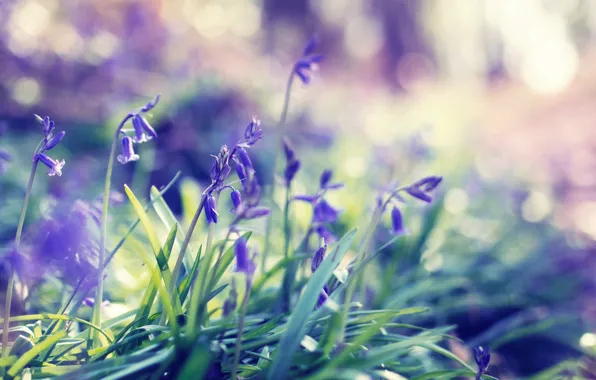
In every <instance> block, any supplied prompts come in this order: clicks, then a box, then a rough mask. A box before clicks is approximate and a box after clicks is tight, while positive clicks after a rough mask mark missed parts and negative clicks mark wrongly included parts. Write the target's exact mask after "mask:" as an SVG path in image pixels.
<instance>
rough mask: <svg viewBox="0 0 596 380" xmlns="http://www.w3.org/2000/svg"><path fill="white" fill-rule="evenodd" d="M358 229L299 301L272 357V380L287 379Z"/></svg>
mask: <svg viewBox="0 0 596 380" xmlns="http://www.w3.org/2000/svg"><path fill="white" fill-rule="evenodd" d="M356 231H357V229H353V230H351V231H349V232H348V233H346V234H345V235H344V236H343V237H342V238H341V239H340V240H339V241H338V242H337V244H336V245H335V247H334V249H333V250H330V254H329V255H327V257H326V258H325V260H323V262H322V263H321V265H320V266H319V268H318V269H317V271H316V272H315V273H314V274H313V275H312V277H311V278H310V279H309V280H308V282H307V283H306V288H305V289H304V293H303V294H302V296H301V297H300V300H299V301H298V304H297V305H296V307H295V309H294V312H293V313H292V315H291V316H290V319H289V321H288V323H287V330H286V332H285V333H284V335H283V336H282V338H281V340H280V342H279V345H278V347H277V349H276V350H275V353H274V355H273V362H272V363H271V368H270V370H269V373H268V375H267V378H268V379H269V380H276V379H282V378H285V377H287V376H286V375H287V372H288V370H289V368H290V366H291V364H292V358H293V357H294V353H295V352H296V350H297V349H298V347H299V346H300V342H301V341H302V337H303V336H304V335H305V334H306V323H307V321H308V317H309V316H310V315H311V313H312V311H313V309H314V307H315V305H316V303H317V299H318V298H319V294H320V293H321V290H322V289H323V286H324V285H325V283H326V282H327V281H328V280H329V278H330V277H331V275H332V274H333V271H334V270H335V269H336V268H337V266H338V265H339V263H340V262H341V260H342V259H343V257H344V256H345V254H346V252H347V251H348V249H349V248H350V246H351V244H352V240H354V236H355V234H356Z"/></svg>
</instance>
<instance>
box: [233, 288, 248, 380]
mask: <svg viewBox="0 0 596 380" xmlns="http://www.w3.org/2000/svg"><path fill="white" fill-rule="evenodd" d="M251 282H252V281H251V280H250V279H247V280H246V292H245V294H244V299H243V300H242V306H241V308H240V320H239V321H238V335H237V336H236V347H235V348H234V364H233V365H232V371H231V372H230V373H231V375H232V379H237V378H238V377H237V376H236V373H237V372H238V364H240V348H241V347H242V333H243V332H244V317H245V316H246V306H247V305H248V297H249V295H250V285H251Z"/></svg>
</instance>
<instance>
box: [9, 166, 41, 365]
mask: <svg viewBox="0 0 596 380" xmlns="http://www.w3.org/2000/svg"><path fill="white" fill-rule="evenodd" d="M37 162H38V161H37V159H34V160H33V165H31V174H30V175H29V183H28V184H27V190H26V191H25V200H24V201H23V207H22V208H21V217H20V219H19V224H18V226H17V234H16V236H15V239H14V247H15V251H16V252H17V254H18V251H19V248H20V246H21V236H22V234H23V226H24V225H25V216H26V215H27V207H28V206H29V198H30V197H31V189H32V188H33V181H34V180H35V172H36V171H37ZM8 271H9V274H8V285H7V286H6V300H5V303H4V324H3V326H2V357H3V358H4V357H6V356H7V355H8V327H9V323H8V322H9V319H10V308H11V306H12V293H13V291H14V281H15V269H14V268H13V267H12V265H9V268H8Z"/></svg>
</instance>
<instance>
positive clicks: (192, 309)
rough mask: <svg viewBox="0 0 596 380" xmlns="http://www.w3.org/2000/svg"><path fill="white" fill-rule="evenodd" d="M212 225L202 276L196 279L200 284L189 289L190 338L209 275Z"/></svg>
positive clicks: (209, 231)
mask: <svg viewBox="0 0 596 380" xmlns="http://www.w3.org/2000/svg"><path fill="white" fill-rule="evenodd" d="M213 230H214V226H213V224H210V225H209V229H208V230H207V243H206V244H205V262H204V263H203V268H202V271H203V275H202V276H201V275H199V278H198V279H197V280H198V281H199V282H200V283H199V284H197V283H196V282H195V283H194V284H193V286H192V289H191V294H192V297H191V299H190V306H189V312H188V314H189V315H188V328H189V329H190V332H191V334H189V335H190V336H194V334H195V333H196V329H197V326H196V325H197V320H198V311H199V305H200V300H201V295H202V293H203V290H204V287H205V281H206V278H205V276H207V273H209V266H210V265H211V260H210V259H211V246H212V244H213ZM197 285H198V286H197Z"/></svg>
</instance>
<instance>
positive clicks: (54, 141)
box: [44, 131, 66, 150]
mask: <svg viewBox="0 0 596 380" xmlns="http://www.w3.org/2000/svg"><path fill="white" fill-rule="evenodd" d="M65 134H66V132H64V131H62V132H60V133H58V134H57V135H56V136H54V137H52V138H51V139H50V140H49V141H48V142H46V143H45V146H44V147H45V150H50V149H52V148H53V147H55V146H56V145H58V143H59V142H60V140H62V139H63V138H64V135H65Z"/></svg>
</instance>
